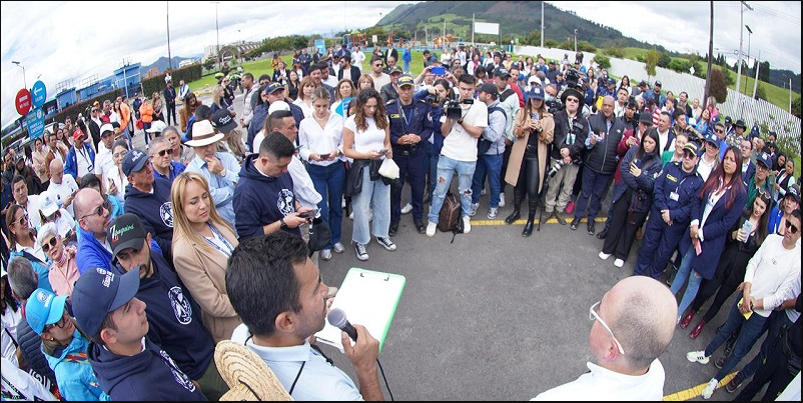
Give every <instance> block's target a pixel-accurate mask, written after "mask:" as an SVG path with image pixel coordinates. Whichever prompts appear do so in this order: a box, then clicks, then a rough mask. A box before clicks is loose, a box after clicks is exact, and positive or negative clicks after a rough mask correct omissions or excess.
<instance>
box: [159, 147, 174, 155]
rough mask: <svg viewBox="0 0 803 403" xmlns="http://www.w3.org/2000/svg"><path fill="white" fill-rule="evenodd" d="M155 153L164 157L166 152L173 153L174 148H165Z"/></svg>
mask: <svg viewBox="0 0 803 403" xmlns="http://www.w3.org/2000/svg"><path fill="white" fill-rule="evenodd" d="M155 154H156V155H158V156H160V157H164V156H165V154H167V155H173V149H172V148H165V149H164V150H160V151H157V152H156V153H155Z"/></svg>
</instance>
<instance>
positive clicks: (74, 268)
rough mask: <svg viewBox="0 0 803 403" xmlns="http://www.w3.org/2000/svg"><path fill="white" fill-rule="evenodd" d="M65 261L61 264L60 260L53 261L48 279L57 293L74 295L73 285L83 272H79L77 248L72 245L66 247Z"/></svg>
mask: <svg viewBox="0 0 803 403" xmlns="http://www.w3.org/2000/svg"><path fill="white" fill-rule="evenodd" d="M64 254H65V255H66V256H65V258H66V259H65V261H64V263H63V264H62V265H61V266H59V265H58V262H53V264H51V265H50V273H49V274H48V279H49V280H50V287H52V288H53V292H54V293H56V295H59V296H62V295H67V296H70V295H72V289H73V285H75V282H76V281H78V277H79V276H80V275H81V273H79V272H78V264H77V263H76V260H75V248H74V247H72V246H65V247H64Z"/></svg>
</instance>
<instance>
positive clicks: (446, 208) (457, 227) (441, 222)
mask: <svg viewBox="0 0 803 403" xmlns="http://www.w3.org/2000/svg"><path fill="white" fill-rule="evenodd" d="M460 213H461V206H460V197H459V196H458V195H456V194H454V193H452V192H449V193H447V194H446V198H445V199H444V200H443V206H442V207H441V212H440V214H439V215H438V229H439V230H440V231H441V232H451V233H452V242H451V243H454V237H455V235H457V234H462V233H463V220H461V219H460V218H461V217H460V216H461V214H460Z"/></svg>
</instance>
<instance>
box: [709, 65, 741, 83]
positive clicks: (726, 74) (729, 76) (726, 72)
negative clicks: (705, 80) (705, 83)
mask: <svg viewBox="0 0 803 403" xmlns="http://www.w3.org/2000/svg"><path fill="white" fill-rule="evenodd" d="M711 70H719V72H720V73H722V77H723V78H724V79H725V83H726V84H728V85H735V84H736V81H735V80H734V78H733V72H732V71H731V70H730V69H728V68H727V67H721V68H718V69H711Z"/></svg>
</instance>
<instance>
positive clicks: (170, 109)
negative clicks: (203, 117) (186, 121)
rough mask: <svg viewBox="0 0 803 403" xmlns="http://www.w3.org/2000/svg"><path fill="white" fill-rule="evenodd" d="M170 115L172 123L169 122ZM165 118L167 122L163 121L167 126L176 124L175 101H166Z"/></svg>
mask: <svg viewBox="0 0 803 403" xmlns="http://www.w3.org/2000/svg"><path fill="white" fill-rule="evenodd" d="M171 117H172V119H173V123H170V119H171ZM165 120H167V122H165V123H167V125H168V126H170V125H177V124H178V120H176V103H175V102H173V103H170V102H168V103H167V116H165Z"/></svg>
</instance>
